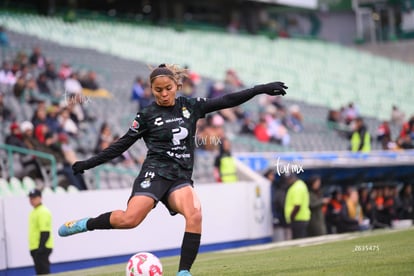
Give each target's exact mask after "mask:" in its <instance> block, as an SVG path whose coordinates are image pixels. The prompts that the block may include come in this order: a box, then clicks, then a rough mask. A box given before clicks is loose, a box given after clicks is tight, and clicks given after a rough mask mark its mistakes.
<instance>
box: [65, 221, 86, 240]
mask: <svg viewBox="0 0 414 276" xmlns="http://www.w3.org/2000/svg"><path fill="white" fill-rule="evenodd" d="M88 220H89V218H83V219H79V220H72V221H68V222H66V223H65V224H63V225H62V226H60V227H59V236H61V237H66V236H70V235H73V234H78V233H82V232H86V231H88V229H87V228H86V222H87V221H88Z"/></svg>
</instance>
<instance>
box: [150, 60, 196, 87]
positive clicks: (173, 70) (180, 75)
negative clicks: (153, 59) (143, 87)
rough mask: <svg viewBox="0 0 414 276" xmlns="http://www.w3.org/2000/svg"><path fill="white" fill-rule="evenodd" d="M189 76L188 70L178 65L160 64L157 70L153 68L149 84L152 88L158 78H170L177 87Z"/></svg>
mask: <svg viewBox="0 0 414 276" xmlns="http://www.w3.org/2000/svg"><path fill="white" fill-rule="evenodd" d="M187 76H188V69H185V68H181V67H180V66H178V65H176V64H165V63H163V64H160V65H159V66H158V67H157V68H153V69H152V72H151V74H150V76H149V82H150V85H151V86H152V83H153V81H154V80H155V79H156V78H158V77H169V78H171V79H172V80H173V81H175V83H176V84H177V85H182V83H183V79H184V78H185V77H187Z"/></svg>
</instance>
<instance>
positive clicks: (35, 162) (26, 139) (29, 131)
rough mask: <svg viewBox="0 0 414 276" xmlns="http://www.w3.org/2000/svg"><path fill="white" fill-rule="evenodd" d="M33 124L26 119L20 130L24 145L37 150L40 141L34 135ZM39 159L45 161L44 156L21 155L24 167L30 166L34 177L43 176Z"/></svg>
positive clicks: (31, 174)
mask: <svg viewBox="0 0 414 276" xmlns="http://www.w3.org/2000/svg"><path fill="white" fill-rule="evenodd" d="M33 129H34V127H33V124H32V123H31V122H29V121H24V122H22V123H21V124H20V130H21V135H22V141H23V144H24V147H25V148H27V149H30V150H37V147H36V146H37V144H38V143H39V142H38V141H37V140H36V139H35V138H34V136H33ZM39 161H43V162H44V161H45V159H43V158H39V159H38V158H36V157H33V156H31V155H24V156H21V162H22V164H23V167H24V168H26V167H30V173H29V175H30V176H31V177H32V178H41V177H42V173H41V169H40V166H41V162H39Z"/></svg>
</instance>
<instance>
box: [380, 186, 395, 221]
mask: <svg viewBox="0 0 414 276" xmlns="http://www.w3.org/2000/svg"><path fill="white" fill-rule="evenodd" d="M396 198H397V194H396V192H395V189H394V187H392V186H389V185H387V186H385V187H384V209H383V215H384V216H383V219H384V220H383V221H382V222H384V223H386V224H387V225H389V226H392V221H393V220H394V219H396V218H397V212H396V208H395V207H396V202H395V199H396Z"/></svg>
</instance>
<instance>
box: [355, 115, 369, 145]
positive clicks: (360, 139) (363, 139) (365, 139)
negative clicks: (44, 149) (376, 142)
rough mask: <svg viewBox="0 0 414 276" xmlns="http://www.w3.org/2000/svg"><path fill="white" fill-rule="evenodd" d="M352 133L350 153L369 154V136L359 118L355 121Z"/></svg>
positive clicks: (362, 121)
mask: <svg viewBox="0 0 414 276" xmlns="http://www.w3.org/2000/svg"><path fill="white" fill-rule="evenodd" d="M354 122H355V125H354V131H353V132H352V135H351V151H352V152H370V151H371V135H370V134H369V132H368V129H367V127H366V126H365V124H364V120H363V119H362V118H361V117H358V118H356V119H355V121H354Z"/></svg>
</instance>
